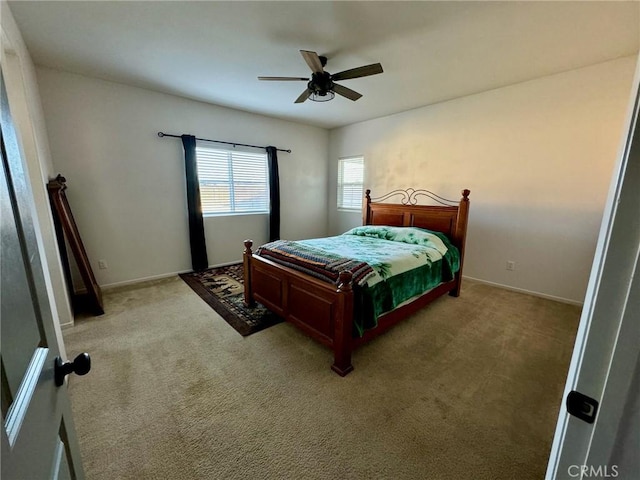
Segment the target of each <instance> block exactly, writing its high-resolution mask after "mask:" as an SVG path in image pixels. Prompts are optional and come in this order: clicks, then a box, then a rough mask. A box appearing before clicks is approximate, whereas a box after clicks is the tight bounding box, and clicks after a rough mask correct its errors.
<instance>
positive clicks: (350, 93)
mask: <svg viewBox="0 0 640 480" xmlns="http://www.w3.org/2000/svg"><path fill="white" fill-rule="evenodd" d="M333 91H334V92H336V93H337V94H338V95H342V96H343V97H345V98H348V99H349V100H353V101H354V102H355V101H356V100H358V99H359V98H360V97H361V96H362V94H360V93H358V92H356V91H355V90H351V89H350V88H347V87H343V86H342V85H338V84H337V83H334V84H333Z"/></svg>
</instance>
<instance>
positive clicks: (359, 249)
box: [296, 226, 460, 336]
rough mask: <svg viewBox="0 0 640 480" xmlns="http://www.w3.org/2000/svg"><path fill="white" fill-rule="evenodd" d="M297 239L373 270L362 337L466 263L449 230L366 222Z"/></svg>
mask: <svg viewBox="0 0 640 480" xmlns="http://www.w3.org/2000/svg"><path fill="white" fill-rule="evenodd" d="M296 243H299V244H301V245H303V246H304V248H306V249H317V250H318V251H323V252H325V253H326V252H330V254H331V255H335V256H337V257H343V258H349V259H354V260H356V261H358V262H364V263H367V264H368V265H369V266H371V268H372V269H373V273H371V274H369V275H368V276H367V278H366V282H364V284H363V285H361V288H359V289H358V290H359V291H360V292H359V293H360V294H359V295H356V305H355V308H356V312H355V313H356V315H355V318H354V328H355V331H354V335H357V336H362V335H363V333H364V331H365V330H367V329H369V328H374V327H375V326H376V325H377V323H378V322H377V319H378V317H379V316H380V315H382V314H383V313H385V312H388V311H390V310H393V309H394V308H396V307H397V306H398V305H400V304H401V303H403V302H404V301H406V300H409V299H410V298H412V297H414V296H416V295H419V294H421V293H424V292H426V291H427V290H430V289H431V288H434V287H436V286H437V285H438V284H440V283H442V282H445V281H449V280H451V279H453V276H454V274H455V272H457V271H458V269H459V265H460V254H459V252H458V249H457V248H456V247H455V246H454V245H452V244H451V242H450V241H449V239H448V238H447V237H446V235H444V234H442V233H439V232H431V231H428V230H423V229H419V228H413V227H387V226H363V227H356V228H353V229H351V230H349V231H348V232H346V233H344V234H342V235H339V236H336V237H329V238H317V239H311V240H301V241H298V242H296Z"/></svg>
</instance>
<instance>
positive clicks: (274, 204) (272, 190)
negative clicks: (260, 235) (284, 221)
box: [267, 147, 280, 242]
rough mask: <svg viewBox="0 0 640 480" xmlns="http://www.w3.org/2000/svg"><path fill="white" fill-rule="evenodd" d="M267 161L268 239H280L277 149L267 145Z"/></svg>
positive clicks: (271, 240)
mask: <svg viewBox="0 0 640 480" xmlns="http://www.w3.org/2000/svg"><path fill="white" fill-rule="evenodd" d="M267 161H268V163H269V197H270V198H269V200H270V204H271V211H270V212H269V241H270V242H273V241H274V240H280V175H279V174H278V150H277V149H276V147H267Z"/></svg>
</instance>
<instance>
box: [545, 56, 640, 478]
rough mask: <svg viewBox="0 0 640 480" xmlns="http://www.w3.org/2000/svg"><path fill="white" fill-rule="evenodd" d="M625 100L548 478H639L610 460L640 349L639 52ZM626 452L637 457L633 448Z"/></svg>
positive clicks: (630, 395)
mask: <svg viewBox="0 0 640 480" xmlns="http://www.w3.org/2000/svg"><path fill="white" fill-rule="evenodd" d="M631 99H632V100H631V105H630V109H629V114H628V121H627V131H626V132H625V133H626V137H625V140H624V141H623V144H622V146H621V148H620V154H619V162H618V167H617V169H616V171H615V173H614V177H613V179H612V185H611V189H610V191H609V198H608V200H607V207H606V208H605V213H604V217H603V221H602V226H601V230H600V237H599V239H598V245H597V248H596V256H595V259H594V263H593V268H592V271H591V277H590V279H589V286H588V288H587V294H586V298H585V304H584V309H583V312H582V318H581V319H580V326H579V328H578V335H577V338H576V344H575V349H574V352H573V358H572V360H571V365H570V367H569V375H568V378H567V383H566V386H565V392H564V397H563V404H562V406H561V408H560V415H559V418H558V424H557V427H556V435H555V437H554V441H553V446H552V449H551V456H550V459H549V465H548V468H547V479H582V478H616V477H618V478H640V477H638V475H640V473H638V472H635V473H633V474H632V476H626V475H628V474H626V472H623V471H621V468H622V466H621V465H618V464H616V460H617V459H620V458H624V455H625V454H624V450H625V449H626V448H629V447H628V445H625V444H624V443H619V438H620V437H621V432H624V431H625V429H628V426H627V425H626V423H628V422H629V421H630V420H631V418H630V417H633V415H629V416H628V418H625V411H626V412H627V413H629V412H628V410H625V409H628V406H627V405H626V403H627V400H628V399H629V398H634V395H637V392H634V391H633V388H634V387H633V385H634V383H633V379H634V375H637V374H638V372H636V368H637V365H638V354H639V348H640V305H639V303H640V286H639V282H640V279H639V278H638V277H639V276H640V270H639V269H638V255H639V250H640V128H639V126H638V114H639V108H640V57H639V59H638V65H637V67H636V74H635V78H634V82H633V92H632V96H631ZM586 193H587V192H577V195H583V194H586ZM578 201H579V198H578ZM635 388H637V385H636V387H635ZM572 391H575V392H578V393H579V394H584V395H585V396H587V397H590V398H591V399H593V400H595V401H596V402H597V405H596V404H595V403H593V404H591V405H590V404H589V403H590V400H588V399H587V402H588V403H583V404H582V405H581V402H580V401H578V402H576V404H574V407H575V409H576V410H577V414H578V415H579V416H583V417H584V418H585V420H586V421H585V420H581V419H579V418H578V417H576V416H574V415H572V414H570V413H569V412H568V407H567V397H568V396H569V395H570V394H571V392H572ZM571 395H572V396H571V397H570V398H576V396H577V395H576V394H575V393H574V394H571ZM569 409H571V410H573V409H572V408H571V407H569ZM636 420H637V418H636V419H635V420H634V421H636ZM589 422H591V423H589ZM633 428H637V426H636V427H633ZM635 435H638V432H635ZM614 447H615V448H616V449H617V450H618V451H614ZM631 448H634V447H631ZM632 454H633V456H634V457H637V452H632ZM621 455H622V457H621ZM625 474H626V475H625Z"/></svg>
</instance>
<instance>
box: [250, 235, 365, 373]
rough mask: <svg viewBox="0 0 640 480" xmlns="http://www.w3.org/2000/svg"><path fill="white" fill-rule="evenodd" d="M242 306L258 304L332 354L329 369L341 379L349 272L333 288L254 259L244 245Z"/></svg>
mask: <svg viewBox="0 0 640 480" xmlns="http://www.w3.org/2000/svg"><path fill="white" fill-rule="evenodd" d="M244 246H245V249H244V285H245V291H244V302H245V304H246V305H247V306H253V305H254V304H255V302H256V301H257V302H260V303H261V304H263V305H264V306H265V307H267V308H268V309H269V310H271V311H272V312H274V313H275V314H277V315H279V316H280V317H282V318H284V319H285V320H287V321H288V322H291V323H293V324H294V325H296V326H297V327H298V328H300V329H301V330H302V331H303V332H305V333H306V334H308V335H309V336H311V337H312V338H314V339H316V340H318V341H319V342H321V343H323V344H324V345H326V346H328V347H329V348H331V349H332V350H333V353H334V362H333V365H332V366H331V369H332V370H333V371H335V372H336V373H338V374H339V375H341V376H345V375H346V374H347V373H349V372H350V371H351V370H353V366H352V365H351V350H352V346H351V343H352V342H351V339H352V332H353V289H352V275H351V273H350V272H341V273H340V276H339V279H338V282H337V285H332V284H331V283H327V282H323V281H321V280H317V279H315V278H313V277H311V276H309V275H304V274H302V273H300V272H298V271H296V270H293V269H291V268H289V267H286V266H283V265H279V264H277V263H275V262H272V261H271V260H268V259H266V258H262V257H259V256H254V255H253V252H252V250H251V247H252V246H253V242H252V241H251V240H246V241H245V242H244Z"/></svg>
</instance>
